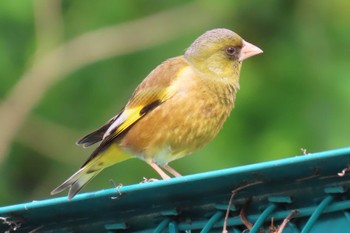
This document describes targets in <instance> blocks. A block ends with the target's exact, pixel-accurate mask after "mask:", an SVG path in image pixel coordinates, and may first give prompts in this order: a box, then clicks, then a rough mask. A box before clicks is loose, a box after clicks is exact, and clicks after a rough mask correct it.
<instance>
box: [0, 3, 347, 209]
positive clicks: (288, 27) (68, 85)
mask: <svg viewBox="0 0 350 233" xmlns="http://www.w3.org/2000/svg"><path fill="white" fill-rule="evenodd" d="M349 9H350V1H348V0H336V1H317V0H310V1H304V0H298V1H291V0H288V1H280V0H266V1H244V0H237V1H230V0H222V1H210V0H196V1H184V0H176V1H161V0H138V1H129V0H119V1H114V0H104V1H85V0H75V1H69V0H50V1H47V0H36V1H30V0H28V1H19V0H4V1H0V205H8V204H13V203H18V202H26V201H32V200H38V199H43V198H49V197H50V196H49V193H50V191H51V190H52V189H53V188H55V187H56V186H57V185H58V184H60V183H61V182H62V181H64V180H65V179H66V178H67V177H68V176H70V175H71V174H73V172H75V171H76V170H77V169H78V168H79V166H80V165H81V164H82V163H83V162H84V161H85V159H86V158H87V157H88V155H89V153H90V152H91V151H92V149H90V148H89V149H82V148H79V147H77V146H76V145H75V141H76V140H77V139H78V138H79V137H81V136H83V135H84V134H86V133H89V132H90V131H91V130H94V129H95V128H97V127H99V126H100V125H101V124H102V123H104V122H105V121H107V120H108V119H109V118H110V117H112V116H113V115H114V114H116V113H118V111H119V110H120V109H121V108H122V107H123V105H124V104H125V102H126V101H127V100H128V98H129V96H130V94H131V93H132V91H133V89H134V88H135V87H136V86H137V84H138V83H139V82H140V81H141V80H142V79H143V78H144V77H145V76H146V75H147V74H148V73H149V72H150V71H151V70H152V69H153V68H154V67H155V66H157V65H158V64H159V63H160V62H162V61H163V60H165V59H167V58H169V57H173V56H177V55H180V54H182V53H183V52H184V51H185V49H186V48H187V47H188V46H189V45H190V44H191V42H192V41H193V40H194V39H195V38H197V37H198V36H199V35H201V34H202V33H203V32H205V31H206V30H210V29H213V28H217V27H225V28H229V29H232V30H234V31H236V32H237V33H239V34H240V35H241V36H242V37H244V38H245V39H246V40H247V41H249V42H252V43H254V44H256V45H257V46H259V47H260V48H262V49H263V50H264V54H262V55H259V56H256V57H254V58H252V59H249V60H247V61H246V62H245V63H244V65H243V70H242V73H241V90H240V91H239V93H238V96H237V103H236V108H235V110H234V111H233V112H232V114H231V116H230V118H229V119H228V121H227V122H226V124H225V125H224V128H223V130H222V131H221V132H220V134H219V135H218V137H217V138H216V139H215V140H214V141H213V142H212V143H210V144H209V145H208V146H206V147H205V148H203V149H201V150H200V151H198V152H196V153H195V154H193V155H191V156H188V157H186V158H184V159H181V160H178V161H175V162H173V163H172V165H173V167H174V168H176V169H177V170H178V171H179V172H181V173H183V174H193V173H198V172H204V171H210V170H216V169H222V168H229V167H233V166H238V165H243V164H249V163H256V162H262V161H267V160H273V159H278V158H283V157H290V156H297V155H301V156H304V155H303V152H302V151H301V149H302V148H304V149H306V150H307V152H309V153H312V152H317V151H323V150H328V149H334V148H339V147H347V146H349V145H350V140H349V134H350V123H349V119H350V108H349V105H350V43H349V42H350V27H349V25H350V14H349ZM307 156H312V155H307ZM296 169H297V168H296ZM143 177H147V178H151V177H157V175H156V174H155V172H154V171H153V170H152V169H151V168H150V167H149V166H148V165H146V164H145V163H144V162H142V161H140V160H137V159H134V160H129V161H126V162H124V163H122V164H119V165H116V166H113V167H112V168H109V169H106V170H105V171H104V172H102V173H101V174H100V175H99V176H98V177H96V178H95V179H94V180H93V181H92V182H91V183H89V185H88V186H87V187H86V188H85V189H84V191H91V190H98V189H103V188H110V187H112V184H111V183H110V182H109V180H110V179H113V180H114V181H115V182H116V183H117V184H118V183H123V184H124V185H127V184H133V183H138V182H140V181H141V180H142V179H143Z"/></svg>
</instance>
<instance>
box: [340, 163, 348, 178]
mask: <svg viewBox="0 0 350 233" xmlns="http://www.w3.org/2000/svg"><path fill="white" fill-rule="evenodd" d="M349 171H350V166H348V167H346V168H344V169H343V170H342V171H341V172H338V176H340V177H343V176H345V175H346V174H347V173H349Z"/></svg>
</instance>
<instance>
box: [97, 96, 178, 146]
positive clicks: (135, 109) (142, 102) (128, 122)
mask: <svg viewBox="0 0 350 233" xmlns="http://www.w3.org/2000/svg"><path fill="white" fill-rule="evenodd" d="M172 95H173V93H172V92H171V91H168V89H165V90H164V89H163V90H160V89H148V90H144V91H139V92H138V93H135V94H134V96H133V97H132V98H131V99H130V101H129V102H128V104H127V105H126V107H125V109H124V111H123V112H122V113H121V114H120V115H119V117H118V118H117V119H116V120H115V121H114V122H113V124H112V125H111V126H110V127H109V128H108V130H107V131H106V133H105V135H104V137H103V139H105V138H107V139H108V138H109V139H110V138H116V137H118V136H119V135H120V134H121V133H123V132H124V131H125V130H126V129H128V128H129V127H131V126H132V125H133V124H134V123H136V122H137V121H138V120H139V119H141V118H142V117H143V116H144V115H145V114H146V113H147V112H149V111H151V110H152V109H154V108H155V107H157V106H159V105H161V104H162V103H163V102H165V101H166V100H168V99H169V98H170V97H171V96H172Z"/></svg>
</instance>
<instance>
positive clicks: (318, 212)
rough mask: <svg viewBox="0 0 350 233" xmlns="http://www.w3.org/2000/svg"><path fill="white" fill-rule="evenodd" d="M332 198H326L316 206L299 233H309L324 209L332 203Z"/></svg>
mask: <svg viewBox="0 0 350 233" xmlns="http://www.w3.org/2000/svg"><path fill="white" fill-rule="evenodd" d="M333 199H334V198H333V196H327V197H326V198H325V199H324V200H323V201H322V202H321V203H320V204H319V205H318V206H317V209H316V210H315V211H314V212H313V213H312V215H311V217H310V218H309V220H308V221H307V223H306V224H305V226H304V228H303V230H302V231H301V233H309V232H310V230H311V228H312V227H313V226H314V225H315V222H316V221H317V219H318V218H319V217H320V215H321V214H322V212H323V211H324V209H325V208H326V207H327V206H328V205H329V204H330V203H331V202H332V201H333Z"/></svg>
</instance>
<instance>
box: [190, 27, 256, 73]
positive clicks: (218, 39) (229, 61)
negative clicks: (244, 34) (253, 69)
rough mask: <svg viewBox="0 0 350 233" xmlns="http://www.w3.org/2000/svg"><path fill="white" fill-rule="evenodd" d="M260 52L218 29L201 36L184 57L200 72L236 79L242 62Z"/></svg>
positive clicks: (238, 37) (230, 33) (238, 38)
mask: <svg viewBox="0 0 350 233" xmlns="http://www.w3.org/2000/svg"><path fill="white" fill-rule="evenodd" d="M262 52H263V51H262V50H261V49H260V48H258V47H257V46H255V45H253V44H250V43H248V42H246V41H245V40H243V39H242V38H241V37H240V36H239V35H238V34H236V33H234V32H233V31H230V30H228V29H224V28H219V29H213V30H210V31H207V32H206V33H204V34H203V35H201V36H200V37H199V38H198V39H197V40H195V41H194V42H193V43H192V45H191V46H190V47H189V48H188V49H187V50H186V52H185V55H184V56H185V59H186V60H187V61H188V62H189V63H191V64H192V65H193V66H194V67H195V68H196V69H198V70H199V71H200V72H203V73H206V74H208V75H211V74H213V75H216V76H220V77H232V76H234V77H236V76H237V77H238V76H239V72H240V67H241V63H242V61H243V60H245V59H247V58H249V57H251V56H254V55H257V54H259V53H262Z"/></svg>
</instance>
